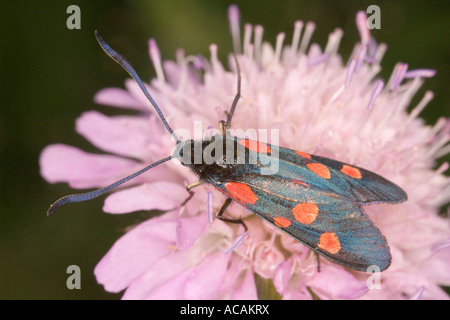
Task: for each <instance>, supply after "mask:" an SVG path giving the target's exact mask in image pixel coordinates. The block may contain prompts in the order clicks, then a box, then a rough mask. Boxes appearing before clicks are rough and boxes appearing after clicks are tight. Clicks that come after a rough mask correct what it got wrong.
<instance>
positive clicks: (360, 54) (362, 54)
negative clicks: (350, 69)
mask: <svg viewBox="0 0 450 320" xmlns="http://www.w3.org/2000/svg"><path fill="white" fill-rule="evenodd" d="M366 55H367V45H363V46H362V47H361V48H360V49H359V52H358V55H357V56H356V57H355V58H356V66H355V70H359V68H360V67H361V64H362V63H363V62H364V60H365V58H366Z"/></svg>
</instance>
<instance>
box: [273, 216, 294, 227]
mask: <svg viewBox="0 0 450 320" xmlns="http://www.w3.org/2000/svg"><path fill="white" fill-rule="evenodd" d="M273 223H275V225H276V226H277V227H280V228H287V227H289V226H290V225H291V224H292V222H291V221H290V220H289V219H286V218H284V217H275V218H273Z"/></svg>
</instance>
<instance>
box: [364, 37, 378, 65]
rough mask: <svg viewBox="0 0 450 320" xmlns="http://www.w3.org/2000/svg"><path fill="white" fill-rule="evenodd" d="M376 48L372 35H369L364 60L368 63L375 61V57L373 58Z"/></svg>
mask: <svg viewBox="0 0 450 320" xmlns="http://www.w3.org/2000/svg"><path fill="white" fill-rule="evenodd" d="M377 50H378V43H377V41H376V40H375V38H374V37H370V40H369V44H368V45H367V55H366V57H365V59H364V61H366V62H368V63H376V62H377V59H376V58H375V56H376V54H377Z"/></svg>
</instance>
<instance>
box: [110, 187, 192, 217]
mask: <svg viewBox="0 0 450 320" xmlns="http://www.w3.org/2000/svg"><path fill="white" fill-rule="evenodd" d="M187 196H188V195H187V192H186V188H184V187H182V185H180V184H176V183H172V182H168V181H159V182H153V183H145V184H142V185H139V186H137V187H132V188H128V189H124V190H121V191H117V192H115V193H113V194H111V195H110V196H108V198H106V200H105V204H104V206H103V211H105V212H108V213H112V214H121V213H129V212H133V211H138V210H163V211H165V210H172V209H174V208H176V207H178V206H179V205H180V204H181V203H183V201H184V199H185V198H186V197H187Z"/></svg>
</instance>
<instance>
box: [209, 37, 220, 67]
mask: <svg viewBox="0 0 450 320" xmlns="http://www.w3.org/2000/svg"><path fill="white" fill-rule="evenodd" d="M209 52H211V66H212V70H213V72H214V73H217V71H219V69H218V68H219V65H220V62H219V59H218V57H217V45H216V44H214V43H213V44H211V45H210V46H209Z"/></svg>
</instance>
